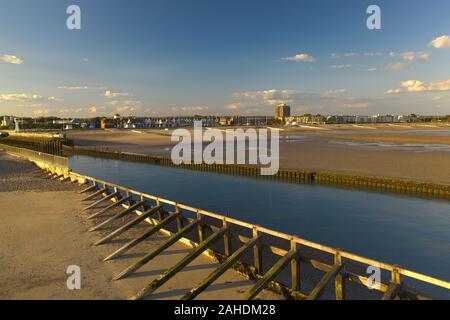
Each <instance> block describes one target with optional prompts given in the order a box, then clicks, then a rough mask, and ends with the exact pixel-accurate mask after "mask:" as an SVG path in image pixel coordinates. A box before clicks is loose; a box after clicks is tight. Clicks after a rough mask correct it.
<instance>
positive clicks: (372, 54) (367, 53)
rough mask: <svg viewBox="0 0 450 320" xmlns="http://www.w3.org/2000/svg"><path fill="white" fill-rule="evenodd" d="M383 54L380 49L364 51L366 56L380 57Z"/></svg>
mask: <svg viewBox="0 0 450 320" xmlns="http://www.w3.org/2000/svg"><path fill="white" fill-rule="evenodd" d="M383 55H384V53H383V52H380V51H377V52H365V53H364V56H366V57H381V56H383Z"/></svg>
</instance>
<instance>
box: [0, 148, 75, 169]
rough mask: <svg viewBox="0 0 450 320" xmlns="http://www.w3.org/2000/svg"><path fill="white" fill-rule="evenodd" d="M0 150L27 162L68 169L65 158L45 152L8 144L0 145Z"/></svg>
mask: <svg viewBox="0 0 450 320" xmlns="http://www.w3.org/2000/svg"><path fill="white" fill-rule="evenodd" d="M0 149H3V150H5V151H6V152H8V153H12V154H15V155H18V156H21V157H24V158H26V159H28V160H31V161H34V162H37V163H41V164H44V165H47V166H51V167H58V168H60V169H63V170H67V171H68V169H69V164H68V163H69V161H68V158H66V157H61V156H57V155H54V154H49V153H45V152H40V151H35V150H30V149H27V148H20V147H15V146H11V145H8V144H3V143H0Z"/></svg>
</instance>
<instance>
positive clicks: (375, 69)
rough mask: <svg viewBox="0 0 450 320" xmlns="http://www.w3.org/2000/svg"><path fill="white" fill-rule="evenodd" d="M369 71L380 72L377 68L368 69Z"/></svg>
mask: <svg viewBox="0 0 450 320" xmlns="http://www.w3.org/2000/svg"><path fill="white" fill-rule="evenodd" d="M367 71H369V72H374V71H378V69H377V68H369V69H367Z"/></svg>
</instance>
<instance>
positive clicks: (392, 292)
mask: <svg viewBox="0 0 450 320" xmlns="http://www.w3.org/2000/svg"><path fill="white" fill-rule="evenodd" d="M401 287H402V285H401V284H400V283H394V282H391V283H390V284H389V287H388V290H387V291H386V292H385V293H384V295H383V297H382V298H381V300H394V299H395V298H396V297H397V296H398V295H399V294H400V290H401Z"/></svg>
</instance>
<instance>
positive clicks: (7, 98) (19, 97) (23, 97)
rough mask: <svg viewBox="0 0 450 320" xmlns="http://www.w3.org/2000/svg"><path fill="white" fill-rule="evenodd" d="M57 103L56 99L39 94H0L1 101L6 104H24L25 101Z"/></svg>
mask: <svg viewBox="0 0 450 320" xmlns="http://www.w3.org/2000/svg"><path fill="white" fill-rule="evenodd" d="M46 100H47V101H55V100H57V98H56V97H43V96H40V95H37V94H30V93H2V94H0V101H4V102H18V101H20V102H23V101H46Z"/></svg>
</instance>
